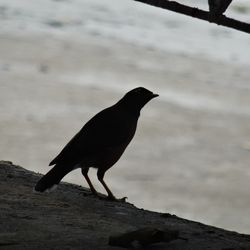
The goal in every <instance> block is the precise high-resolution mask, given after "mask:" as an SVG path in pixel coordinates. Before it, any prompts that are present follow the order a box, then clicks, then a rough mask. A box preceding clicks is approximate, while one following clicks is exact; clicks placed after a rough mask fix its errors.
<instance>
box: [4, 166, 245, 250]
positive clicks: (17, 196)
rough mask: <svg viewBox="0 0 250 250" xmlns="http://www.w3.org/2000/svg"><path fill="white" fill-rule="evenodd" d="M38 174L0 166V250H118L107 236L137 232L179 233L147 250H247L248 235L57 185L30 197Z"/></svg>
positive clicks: (73, 186) (79, 189) (65, 185)
mask: <svg viewBox="0 0 250 250" xmlns="http://www.w3.org/2000/svg"><path fill="white" fill-rule="evenodd" d="M40 177H41V175H40V174H36V173H34V172H31V171H28V170H26V169H24V168H22V167H19V166H15V165H13V164H12V163H11V162H6V161H0V221H1V223H0V248H1V249H114V250H115V249H121V248H119V247H113V246H109V245H108V241H109V237H110V236H114V235H116V234H121V233H126V232H129V231H133V230H138V229H140V228H157V229H159V230H164V229H165V230H178V231H179V234H180V236H181V237H182V238H184V239H186V240H183V239H178V240H175V241H171V242H170V243H167V242H162V243H157V244H153V245H151V246H148V247H147V248H146V249H171V250H188V249H189V250H198V249H199V250H206V249H210V250H211V249H216V250H229V249H230V250H243V249H245V250H248V249H250V235H243V234H238V233H236V232H230V231H226V230H223V229H219V228H215V227H211V226H207V225H204V224H201V223H197V222H193V221H188V220H185V219H182V218H178V217H176V216H175V215H171V214H161V213H156V212H151V211H146V210H143V209H138V208H136V207H135V206H133V205H132V204H129V203H122V202H110V201H106V200H105V199H100V198H96V197H93V196H92V195H91V194H90V192H89V190H88V189H85V188H83V187H80V186H76V185H72V184H68V183H61V184H60V185H59V186H58V189H57V190H55V191H54V192H52V193H34V192H33V191H32V190H33V187H34V185H35V183H36V182H37V181H38V179H39V178H40ZM143 249H145V248H143Z"/></svg>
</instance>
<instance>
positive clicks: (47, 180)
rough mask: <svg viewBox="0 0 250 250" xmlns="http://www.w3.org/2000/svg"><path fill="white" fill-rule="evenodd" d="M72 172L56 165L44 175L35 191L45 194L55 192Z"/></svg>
mask: <svg viewBox="0 0 250 250" xmlns="http://www.w3.org/2000/svg"><path fill="white" fill-rule="evenodd" d="M69 172H70V169H68V168H66V167H65V166H62V165H59V164H56V165H55V166H54V167H53V168H52V169H51V170H50V171H49V172H48V173H47V174H46V175H44V176H43V177H42V178H41V179H40V180H39V181H38V182H37V184H36V186H35V191H38V192H44V191H51V190H53V189H54V188H55V187H56V186H57V185H58V184H59V182H60V181H61V179H62V178H63V177H64V176H65V175H66V174H67V173H69Z"/></svg>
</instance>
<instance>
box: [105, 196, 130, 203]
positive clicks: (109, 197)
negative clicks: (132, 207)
mask: <svg viewBox="0 0 250 250" xmlns="http://www.w3.org/2000/svg"><path fill="white" fill-rule="evenodd" d="M127 198H128V197H123V198H120V199H117V198H116V197H115V196H108V197H107V200H109V201H118V202H119V201H120V202H126V199H127Z"/></svg>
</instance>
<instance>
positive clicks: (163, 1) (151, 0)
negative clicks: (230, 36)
mask: <svg viewBox="0 0 250 250" xmlns="http://www.w3.org/2000/svg"><path fill="white" fill-rule="evenodd" d="M135 1H137V2H142V3H146V4H149V5H152V6H155V7H160V8H163V9H167V10H171V11H175V12H178V13H181V14H184V15H188V16H191V17H195V18H198V19H202V20H205V21H209V22H212V23H216V24H218V25H222V26H226V27H229V28H232V29H236V30H239V31H243V32H246V33H249V34H250V24H248V23H244V22H241V21H238V20H235V19H232V18H228V17H226V16H224V15H221V16H219V17H218V18H211V15H210V13H209V12H208V11H204V10H200V9H198V8H192V7H190V6H187V5H183V4H179V3H177V2H174V1H168V0H135Z"/></svg>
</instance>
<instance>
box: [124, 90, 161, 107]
mask: <svg viewBox="0 0 250 250" xmlns="http://www.w3.org/2000/svg"><path fill="white" fill-rule="evenodd" d="M157 96H159V95H158V94H154V93H153V92H152V91H150V90H148V89H146V88H143V87H138V88H135V89H132V90H130V91H129V92H128V93H126V94H125V96H124V97H123V98H122V99H121V100H120V102H121V103H123V104H124V105H126V106H127V107H129V108H132V109H134V110H135V111H140V110H141V109H142V108H143V106H144V105H145V104H146V103H148V102H149V101H150V100H151V99H153V98H155V97H157Z"/></svg>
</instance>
